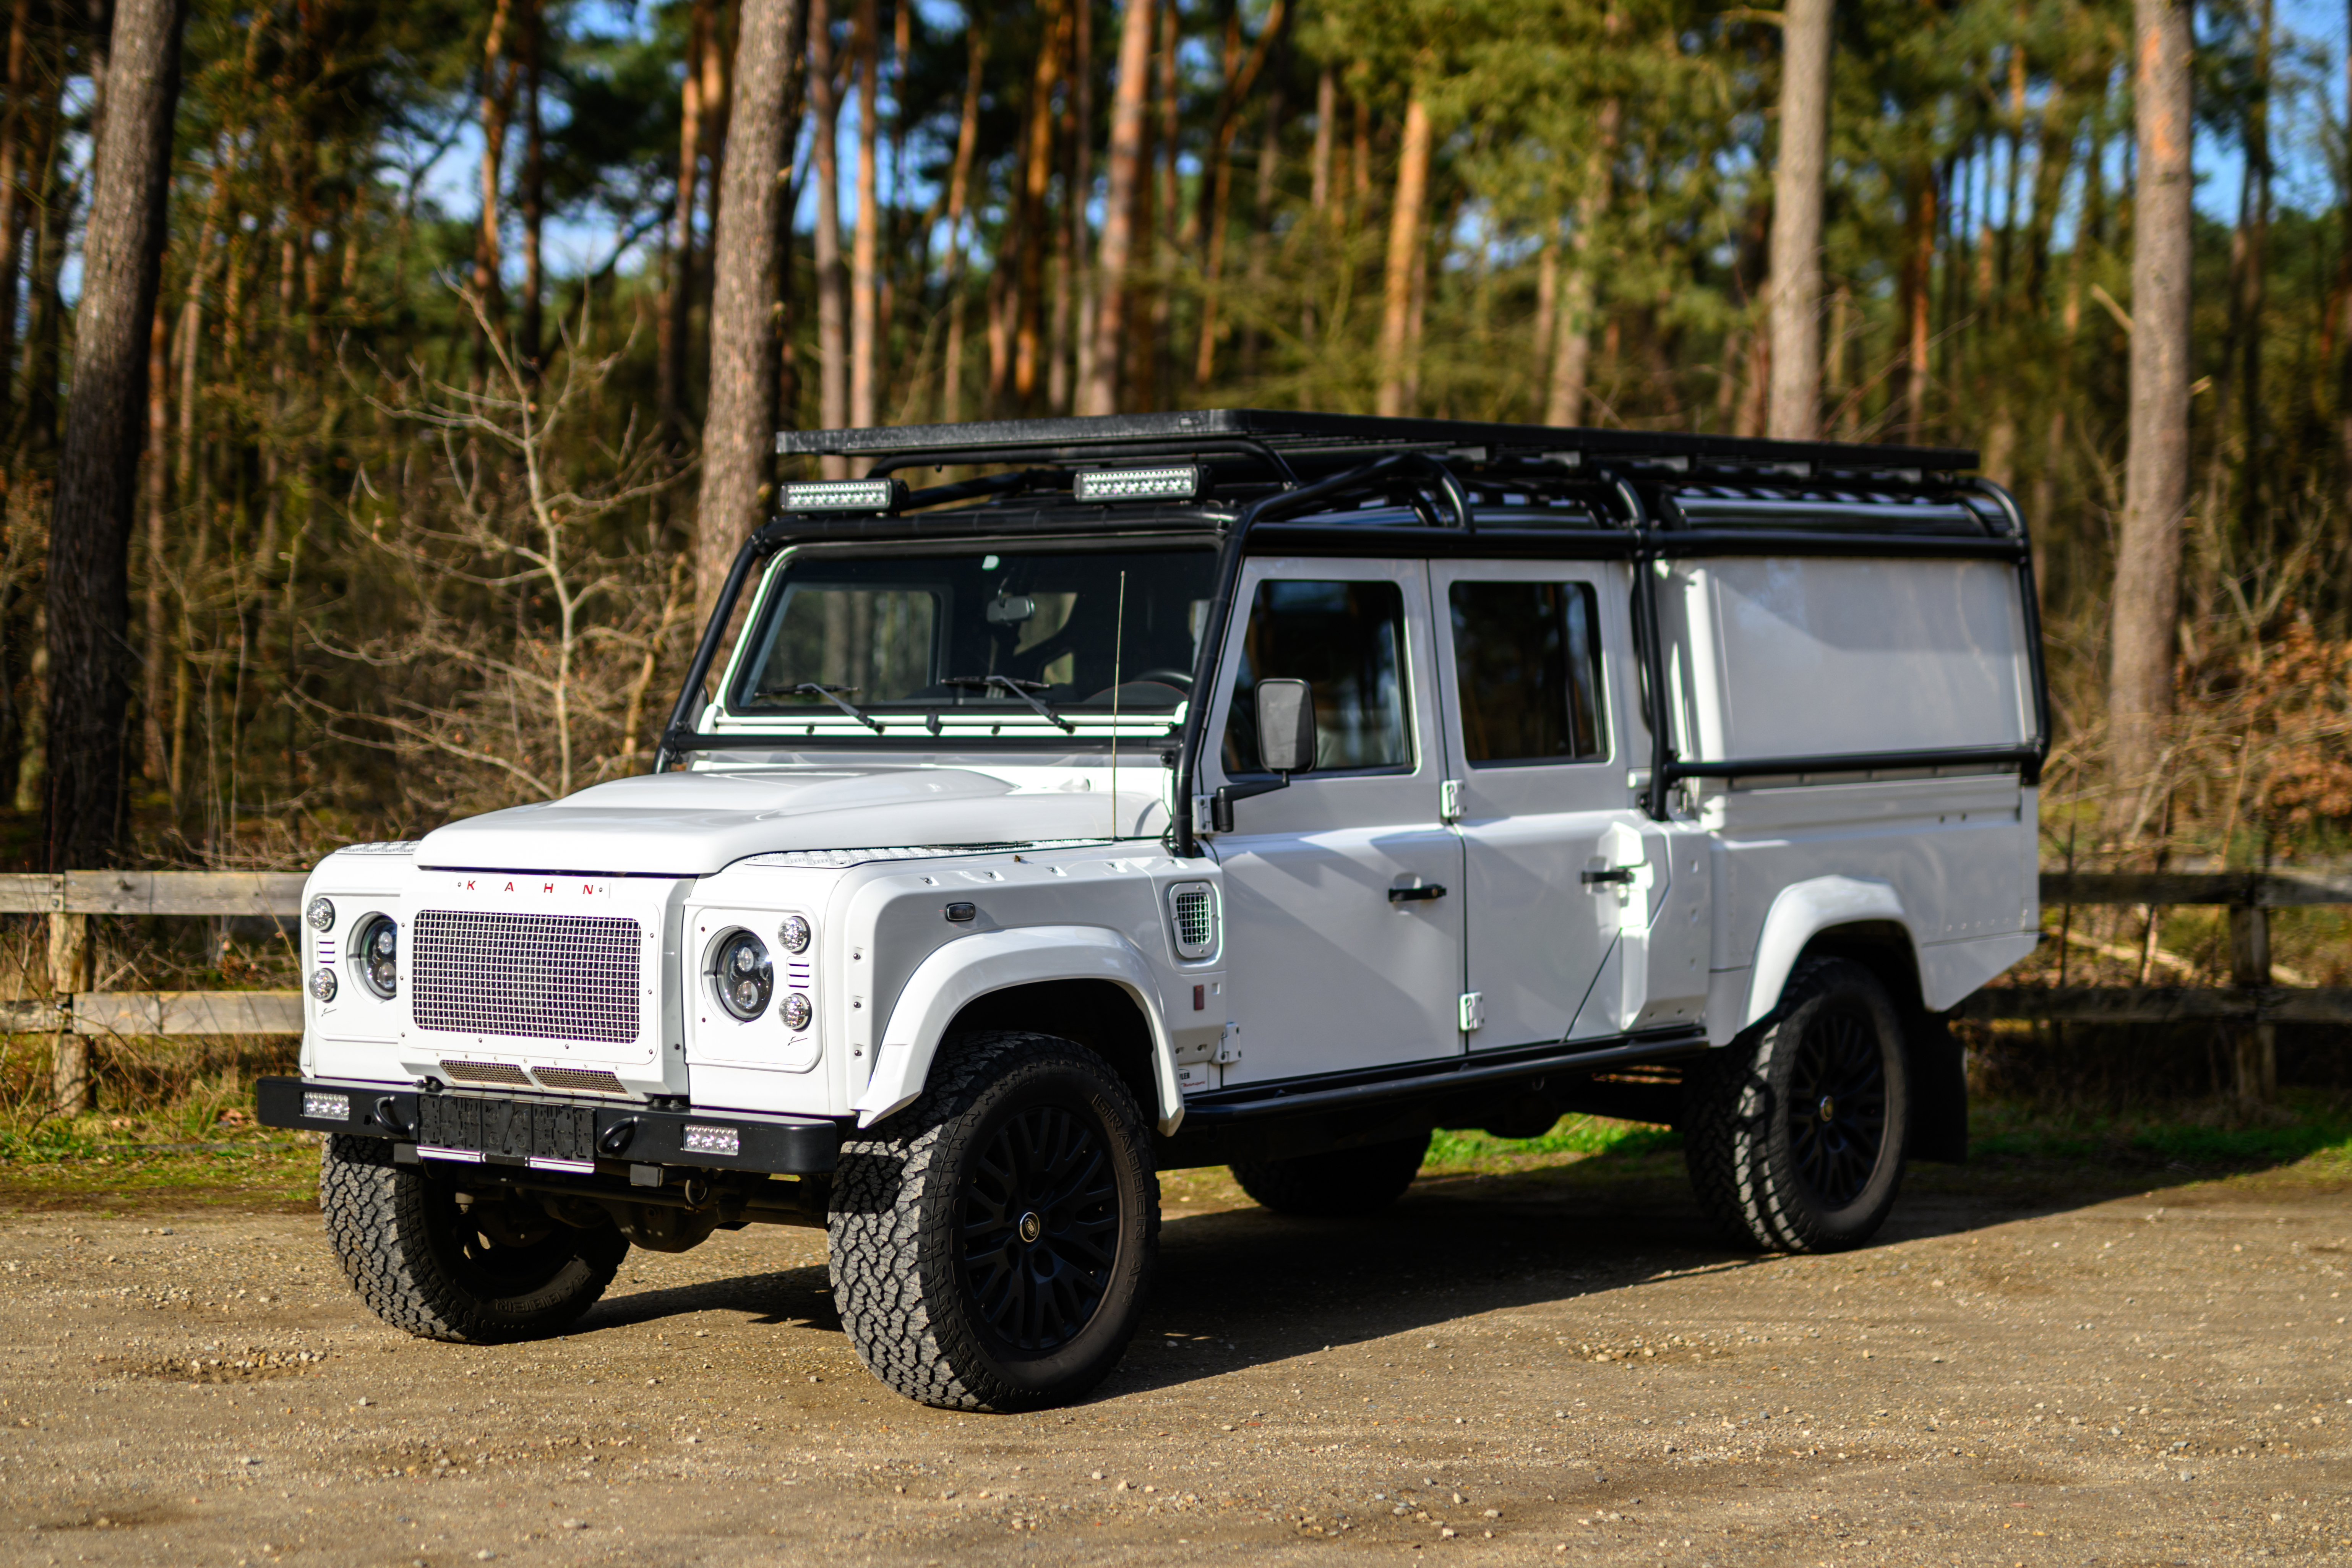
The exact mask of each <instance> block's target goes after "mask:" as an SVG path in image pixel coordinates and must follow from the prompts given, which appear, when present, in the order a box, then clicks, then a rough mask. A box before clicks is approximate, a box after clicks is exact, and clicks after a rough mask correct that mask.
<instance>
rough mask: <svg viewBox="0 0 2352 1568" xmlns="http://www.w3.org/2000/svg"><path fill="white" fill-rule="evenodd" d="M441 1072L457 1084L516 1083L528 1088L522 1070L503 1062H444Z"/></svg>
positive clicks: (526, 1079) (527, 1082)
mask: <svg viewBox="0 0 2352 1568" xmlns="http://www.w3.org/2000/svg"><path fill="white" fill-rule="evenodd" d="M441 1070H442V1071H443V1072H446V1073H447V1074H448V1075H449V1076H450V1077H451V1078H454V1079H457V1081H458V1082H459V1083H516V1084H520V1085H522V1086H523V1087H524V1088H525V1089H528V1088H530V1079H528V1078H525V1077H524V1076H523V1071H522V1068H518V1067H509V1066H508V1065H507V1064H506V1063H504V1062H453V1061H444V1062H443V1063H442V1064H441Z"/></svg>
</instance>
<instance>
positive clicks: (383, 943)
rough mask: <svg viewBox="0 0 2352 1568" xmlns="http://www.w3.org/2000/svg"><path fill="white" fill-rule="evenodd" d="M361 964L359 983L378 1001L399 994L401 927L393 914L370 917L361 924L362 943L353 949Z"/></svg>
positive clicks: (356, 961) (354, 959) (360, 941)
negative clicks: (396, 922) (394, 919)
mask: <svg viewBox="0 0 2352 1568" xmlns="http://www.w3.org/2000/svg"><path fill="white" fill-rule="evenodd" d="M352 963H356V964H358V965H359V969H360V984H362V985H365V986H366V987H367V988H368V990H369V992H370V993H371V994H373V995H374V997H375V998H376V1000H377V1001H379V1002H389V1001H391V1000H392V999H393V998H394V996H397V995H399V994H400V927H399V926H398V925H397V924H395V923H394V921H393V918H392V917H391V916H390V915H370V916H369V917H368V918H367V919H366V920H365V921H362V922H361V923H360V940H359V943H358V945H357V946H356V947H354V948H353V949H352Z"/></svg>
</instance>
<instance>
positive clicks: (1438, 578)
mask: <svg viewBox="0 0 2352 1568" xmlns="http://www.w3.org/2000/svg"><path fill="white" fill-rule="evenodd" d="M1608 570H1609V569H1608V568H1607V567H1605V566H1603V565H1600V564H1595V563H1577V562H1559V561H1549V562H1527V563H1519V562H1496V561H1465V562H1438V563H1433V564H1432V566H1431V567H1430V589H1431V597H1432V599H1433V602H1434V607H1435V611H1436V621H1437V625H1438V626H1439V628H1440V634H1439V637H1438V645H1439V646H1438V663H1439V675H1438V679H1440V680H1441V681H1442V682H1443V683H1444V693H1445V703H1444V706H1445V708H1446V710H1447V722H1446V725H1445V744H1446V752H1447V771H1448V773H1450V775H1451V776H1452V777H1453V778H1454V780H1455V781H1456V784H1455V791H1456V795H1457V806H1456V810H1457V814H1458V821H1457V826H1459V828H1460V830H1461V835H1462V840H1463V848H1464V852H1465V857H1466V860H1467V865H1466V868H1465V876H1464V878H1463V884H1464V886H1463V900H1462V906H1463V907H1462V918H1463V920H1464V921H1465V926H1466V929H1465V949H1466V953H1467V959H1466V973H1467V979H1466V981H1465V989H1466V990H1468V991H1471V992H1474V993H1475V994H1477V996H1478V998H1479V1009H1480V1011H1481V1012H1482V1013H1483V1015H1484V1017H1483V1022H1482V1023H1481V1025H1480V1026H1479V1027H1478V1028H1477V1029H1476V1030H1475V1032H1473V1033H1472V1035H1471V1036H1470V1042H1469V1043H1470V1048H1471V1049H1472V1050H1474V1051H1481V1050H1493V1049H1498V1048H1502V1047H1511V1046H1526V1045H1534V1044H1538V1043H1539V1042H1543V1041H1552V1040H1561V1039H1565V1038H1568V1037H1570V1035H1571V1034H1574V1035H1578V1036H1589V1035H1594V1034H1602V1033H1609V1032H1612V1031H1614V1030H1616V1029H1619V1028H1622V1027H1624V1026H1626V1024H1627V1023H1629V1022H1630V1019H1629V1018H1627V1017H1626V1016H1623V1014H1624V1008H1623V1005H1622V1000H1621V998H1620V996H1619V995H1618V994H1617V993H1618V992H1619V991H1621V990H1622V987H1605V988H1604V989H1608V990H1610V991H1611V993H1612V994H1610V995H1607V996H1600V995H1594V994H1592V993H1593V987H1594V982H1595V980H1596V979H1597V978H1598V977H1600V976H1601V972H1602V969H1603V965H1604V963H1605V961H1606V960H1607V959H1608V958H1609V955H1610V949H1611V945H1612V943H1613V942H1616V941H1617V939H1618V937H1619V934H1620V930H1621V926H1624V925H1629V924H1630V925H1631V926H1632V927H1633V930H1634V931H1636V932H1639V931H1641V930H1642V929H1643V926H1644V925H1645V924H1646V921H1645V920H1644V919H1643V918H1641V917H1643V916H1646V913H1647V892H1648V883H1649V882H1650V881H1651V880H1652V877H1651V875H1650V873H1649V872H1648V870H1647V868H1646V867H1645V866H1644V861H1645V858H1646V856H1645V852H1644V848H1643V835H1642V833H1641V830H1640V824H1641V816H1640V813H1639V812H1638V811H1636V810H1635V809H1634V807H1633V799H1632V793H1633V792H1632V790H1631V789H1630V787H1629V786H1628V784H1627V782H1626V765H1627V764H1626V763H1625V761H1624V760H1623V759H1622V758H1621V757H1619V756H1617V755H1615V754H1614V753H1615V752H1616V747H1615V746H1614V744H1613V743H1612V738H1611V721H1612V718H1613V717H1614V715H1613V714H1612V711H1611V710H1612V708H1613V707H1614V706H1615V705H1616V701H1615V699H1614V698H1613V697H1612V690H1611V677H1612V675H1613V674H1614V673H1615V672H1614V671H1613V670H1612V668H1610V661H1609V660H1608V659H1607V658H1605V657H1604V655H1603V652H1602V650H1603V649H1604V648H1609V647H1625V646H1628V643H1627V641H1626V640H1625V639H1624V638H1623V637H1622V636H1620V635H1619V633H1620V632H1621V630H1622V628H1619V627H1618V626H1615V624H1614V621H1613V619H1612V617H1613V616H1617V615H1620V614H1622V611H1623V606H1624V595H1623V593H1622V589H1620V590H1618V591H1616V592H1603V591H1602V589H1603V586H1604V584H1606V583H1607V581H1608V578H1607V577H1606V576H1605V575H1604V574H1606V573H1607V572H1608ZM1618 576H1619V577H1620V578H1621V579H1622V571H1621V572H1620V573H1619V574H1618ZM1628 910H1634V911H1636V918H1635V919H1634V920H1633V921H1627V920H1626V918H1625V917H1626V914H1627V911H1628ZM1623 956H1624V957H1625V958H1627V959H1631V960H1633V962H1635V963H1641V962H1643V958H1642V955H1639V954H1632V953H1629V954H1625V955H1623ZM1588 1000H1589V1001H1590V1003H1591V1005H1587V1003H1588ZM1637 1005H1638V1002H1637Z"/></svg>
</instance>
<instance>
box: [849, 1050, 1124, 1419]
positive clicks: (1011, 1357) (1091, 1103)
mask: <svg viewBox="0 0 2352 1568" xmlns="http://www.w3.org/2000/svg"><path fill="white" fill-rule="evenodd" d="M826 1232H827V1239H828V1241H829V1243H830V1247H829V1252H830V1254H831V1256H830V1258H829V1264H830V1268H831V1269H832V1274H833V1294H834V1304H835V1306H836V1307H837V1308H839V1309H840V1311H841V1326H842V1328H843V1329H844V1330H845V1331H847V1333H848V1335H849V1341H850V1343H851V1344H852V1345H853V1346H855V1347H856V1351H857V1355H858V1359H859V1360H861V1361H863V1362H864V1363H866V1370H867V1371H869V1372H871V1373H873V1374H874V1375H875V1376H876V1377H877V1378H879V1379H881V1380H882V1381H883V1382H884V1383H885V1384H888V1385H889V1386H890V1387H891V1388H893V1389H896V1390H897V1391H898V1393H900V1394H905V1395H906V1396H907V1397H908V1398H909V1399H915V1400H920V1401H921V1402H922V1403H923V1404H925V1405H938V1406H940V1407H941V1408H942V1409H948V1410H1034V1409H1035V1408H1037V1407H1039V1406H1041V1405H1061V1404H1066V1403H1068V1402H1069V1401H1071V1400H1073V1399H1076V1398H1077V1397H1079V1396H1080V1395H1082V1394H1085V1393H1086V1392H1087V1390H1088V1389H1090V1388H1092V1387H1094V1385H1095V1384H1097V1383H1100V1382H1101V1381H1102V1380H1103V1378H1104V1377H1105V1376H1106V1375H1107V1374H1108V1373H1109V1372H1110V1369H1111V1368H1112V1367H1114V1366H1116V1365H1118V1359H1119V1357H1120V1356H1121V1355H1123V1354H1125V1353H1126V1351H1127V1345H1128V1342H1129V1340H1130V1339H1132V1338H1133V1337H1134V1334H1135V1327H1136V1323H1137V1321H1138V1320H1139V1318H1140V1316H1141V1314H1142V1310H1143V1303H1144V1300H1145V1299H1146V1298H1147V1297H1148V1296H1149V1295H1150V1288H1151V1276H1152V1271H1153V1268H1154V1265H1155V1261H1156V1259H1157V1258H1158V1256H1159V1247H1160V1186H1159V1183H1158V1180H1157V1179H1156V1177H1155V1175H1154V1173H1153V1170H1152V1163H1151V1124H1150V1121H1146V1120H1145V1118H1144V1113H1143V1112H1142V1111H1141V1110H1139V1109H1138V1108H1137V1105H1136V1101H1135V1096H1134V1095H1133V1094H1132V1093H1131V1092H1129V1089H1128V1086H1127V1084H1126V1083H1125V1081H1124V1080H1122V1079H1120V1077H1119V1075H1118V1073H1117V1072H1116V1071H1114V1070H1113V1069H1112V1068H1111V1066H1110V1064H1109V1063H1108V1062H1106V1061H1105V1060H1104V1059H1103V1058H1101V1057H1099V1056H1097V1055H1096V1054H1095V1053H1094V1052H1092V1051H1090V1050H1088V1049H1087V1048H1086V1047H1083V1046H1080V1045H1078V1044H1076V1043H1075V1042H1073V1041H1070V1040H1066V1039H1063V1038H1060V1037H1056V1036H1053V1035H1044V1034H1029V1033H1024V1032H1014V1031H1011V1030H1006V1031H1002V1032H998V1031H990V1032H988V1033H985V1034H974V1035H967V1036H965V1037H962V1038H961V1039H956V1040H951V1041H950V1042H948V1043H947V1044H946V1045H944V1046H942V1047H940V1054H939V1058H938V1059H937V1060H935V1061H934V1062H933V1063H932V1064H931V1070H930V1074H929V1081H928V1082H927V1084H926V1086H925V1088H924V1090H923V1093H922V1094H921V1095H920V1096H919V1098H918V1099H917V1100H915V1102H914V1103H913V1104H911V1105H909V1106H908V1107H907V1108H906V1109H905V1110H900V1111H898V1113H897V1114H895V1115H893V1116H891V1117H889V1118H887V1120H885V1121H880V1122H878V1123H877V1124H876V1125H875V1126H874V1127H872V1128H871V1129H861V1130H860V1131H857V1132H856V1134H854V1135H853V1136H852V1137H850V1138H849V1139H847V1140H845V1142H843V1144H842V1148H841V1163H840V1166H839V1168H838V1169H836V1170H835V1173H834V1179H833V1201H832V1208H831V1211H830V1213H829V1215H827V1222H826Z"/></svg>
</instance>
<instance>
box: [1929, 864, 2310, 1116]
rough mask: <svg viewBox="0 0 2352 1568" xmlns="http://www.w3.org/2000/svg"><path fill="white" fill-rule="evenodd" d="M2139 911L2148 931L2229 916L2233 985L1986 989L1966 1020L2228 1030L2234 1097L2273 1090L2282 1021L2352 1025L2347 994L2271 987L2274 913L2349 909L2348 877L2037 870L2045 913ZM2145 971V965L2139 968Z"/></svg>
mask: <svg viewBox="0 0 2352 1568" xmlns="http://www.w3.org/2000/svg"><path fill="white" fill-rule="evenodd" d="M2085 904H2088V905H2119V904H2120V905H2138V906H2142V907H2144V908H2146V909H2147V912H2148V913H2147V918H2148V921H2149V922H2150V927H2149V929H2150V931H2153V930H2154V921H2156V919H2157V912H2158V910H2163V909H2168V908H2175V907H2182V906H2200V905H2201V906H2206V907H2215V906H2218V907H2221V908H2223V909H2226V910H2229V912H2230V984H2228V985H2225V986H2207V985H1992V986H1988V987H1987V988H1986V989H1984V990H1982V991H1979V992H1978V993H1977V994H1975V995H1973V996H1970V997H1969V999H1968V1000H1967V1001H1966V1002H1965V1003H1963V1004H1961V1008H1960V1011H1961V1015H1962V1016H1965V1017H1970V1018H1987V1019H1990V1018H2011V1019H2033V1020H2044V1021H2049V1022H2053V1023H2081V1024H2185V1023H2208V1022H2210V1023H2213V1024H2217V1025H2222V1026H2229V1027H2231V1031H2232V1033H2233V1034H2234V1036H2235V1044H2236V1063H2235V1066H2236V1079H2237V1083H2236V1089H2237V1094H2238V1098H2239V1099H2241V1100H2248V1101H2255V1102H2258V1101H2262V1100H2269V1099H2270V1098H2271V1097H2272V1096H2273V1094H2275V1093H2276V1092H2277V1090H2278V1029H2277V1026H2279V1025H2281V1024H2352V990H2347V989H2344V988H2341V987H2329V986H2311V985H2298V986H2285V985H2280V984H2275V979H2276V977H2275V976H2274V975H2273V973H2272V970H2271V915H2270V912H2271V911H2272V910H2291V909H2313V908H2318V907H2322V906H2326V905H2330V904H2352V879H2339V878H2333V877H2326V876H2315V875H2308V874H2298V873H2287V872H2278V871H2044V872H2043V873H2042V910H2043V912H2044V923H2045V924H2046V923H2047V915H2048V911H2049V910H2052V909H2053V908H2058V907H2061V906H2066V905H2085ZM2143 973H2145V966H2143Z"/></svg>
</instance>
